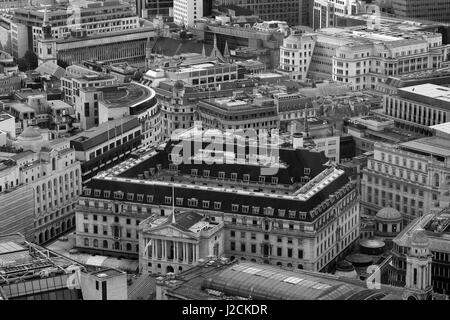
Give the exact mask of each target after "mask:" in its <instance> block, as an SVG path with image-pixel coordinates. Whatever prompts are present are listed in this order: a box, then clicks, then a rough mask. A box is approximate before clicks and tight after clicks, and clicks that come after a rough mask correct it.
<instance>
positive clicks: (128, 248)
mask: <svg viewBox="0 0 450 320" xmlns="http://www.w3.org/2000/svg"><path fill="white" fill-rule="evenodd" d="M127 251H131V244H130V243H127Z"/></svg>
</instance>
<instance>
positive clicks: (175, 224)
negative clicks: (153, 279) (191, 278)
mask: <svg viewBox="0 0 450 320" xmlns="http://www.w3.org/2000/svg"><path fill="white" fill-rule="evenodd" d="M223 226H224V224H223V222H214V221H208V219H207V218H205V217H204V216H203V215H202V214H200V213H196V212H194V211H187V212H181V213H172V215H171V216H168V217H161V216H159V215H157V214H155V215H153V216H151V217H149V218H147V219H145V220H144V221H143V222H141V224H140V227H139V269H140V270H141V272H142V273H144V274H145V273H152V274H158V273H160V274H166V273H168V272H173V273H180V272H183V271H185V270H187V269H189V268H192V267H194V266H196V265H198V264H199V263H201V262H202V261H205V260H206V259H208V257H211V256H213V257H220V256H221V255H222V254H223V249H224V234H223ZM130 245H131V244H130Z"/></svg>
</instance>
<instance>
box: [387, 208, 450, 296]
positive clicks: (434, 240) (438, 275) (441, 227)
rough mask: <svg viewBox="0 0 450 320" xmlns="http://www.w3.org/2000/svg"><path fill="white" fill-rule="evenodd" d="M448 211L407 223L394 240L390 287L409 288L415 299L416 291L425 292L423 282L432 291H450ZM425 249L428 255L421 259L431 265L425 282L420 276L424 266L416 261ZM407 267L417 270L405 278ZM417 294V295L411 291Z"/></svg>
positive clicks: (449, 220) (449, 213)
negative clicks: (421, 250) (405, 286)
mask: <svg viewBox="0 0 450 320" xmlns="http://www.w3.org/2000/svg"><path fill="white" fill-rule="evenodd" d="M449 226H450V211H449V210H448V208H447V209H444V210H442V211H440V212H438V213H434V214H426V215H424V216H422V217H420V218H417V219H416V220H414V221H413V222H412V223H411V224H409V225H408V226H407V227H406V228H405V229H404V230H403V231H402V232H401V233H400V234H399V235H398V236H397V237H396V238H395V239H394V240H393V241H394V247H393V250H392V251H391V253H392V255H393V257H392V269H391V271H390V273H389V282H390V284H393V285H396V286H404V285H405V284H406V285H407V286H409V287H411V288H412V289H416V290H411V291H412V292H411V293H412V295H414V296H415V299H420V297H418V296H417V295H416V294H417V293H420V292H417V291H418V289H425V290H424V291H428V290H426V289H429V288H427V286H424V285H423V284H422V281H424V280H425V281H426V282H427V283H428V282H429V285H431V286H432V289H433V291H434V292H437V293H445V294H447V295H448V293H449V291H450V281H449V279H450V266H449V262H450V244H449V239H450V238H449V231H450V230H449ZM415 249H426V250H427V251H428V253H427V254H426V255H425V256H424V258H425V259H424V261H425V262H426V264H428V259H429V260H430V261H429V262H430V263H431V266H430V268H429V269H428V270H427V271H428V272H429V273H428V276H427V279H424V278H421V277H420V272H421V270H423V266H422V267H421V265H423V263H420V261H417V260H418V259H417V258H419V257H420V256H422V255H418V253H419V254H420V250H419V251H415ZM414 256H416V259H414ZM407 268H416V269H417V270H418V271H416V272H411V274H410V275H409V277H408V275H407ZM414 291H416V292H414Z"/></svg>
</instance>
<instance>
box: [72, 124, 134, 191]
mask: <svg viewBox="0 0 450 320" xmlns="http://www.w3.org/2000/svg"><path fill="white" fill-rule="evenodd" d="M141 133H142V126H141V123H140V122H139V120H138V118H136V117H135V116H128V117H124V118H121V119H116V120H111V121H108V122H105V123H103V124H101V125H99V126H98V127H95V128H92V129H90V130H85V131H83V132H81V133H79V134H77V135H75V136H73V137H71V138H70V146H71V147H72V148H73V149H75V157H76V159H77V160H78V161H80V162H81V171H82V174H81V176H82V180H83V183H86V182H87V181H89V180H90V179H91V178H92V177H93V176H95V175H96V174H97V173H98V172H99V171H101V170H105V169H107V168H109V167H111V166H113V165H115V164H117V163H118V162H120V161H123V159H124V158H125V157H127V156H128V155H130V154H131V152H133V151H135V150H136V149H137V148H138V147H139V146H140V145H141V140H142V134H141Z"/></svg>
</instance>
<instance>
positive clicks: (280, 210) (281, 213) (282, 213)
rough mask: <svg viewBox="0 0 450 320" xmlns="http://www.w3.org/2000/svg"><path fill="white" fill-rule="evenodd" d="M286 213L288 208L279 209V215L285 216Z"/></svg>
mask: <svg viewBox="0 0 450 320" xmlns="http://www.w3.org/2000/svg"><path fill="white" fill-rule="evenodd" d="M285 215H286V210H283V209H278V216H279V217H284V216H285Z"/></svg>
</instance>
